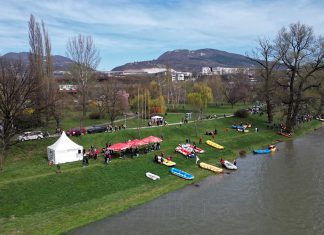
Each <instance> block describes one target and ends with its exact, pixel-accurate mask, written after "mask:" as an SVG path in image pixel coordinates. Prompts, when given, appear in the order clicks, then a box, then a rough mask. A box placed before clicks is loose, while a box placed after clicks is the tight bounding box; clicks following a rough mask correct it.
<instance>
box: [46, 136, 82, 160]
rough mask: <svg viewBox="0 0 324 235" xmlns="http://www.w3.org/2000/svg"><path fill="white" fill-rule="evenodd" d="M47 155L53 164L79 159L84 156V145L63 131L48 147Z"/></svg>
mask: <svg viewBox="0 0 324 235" xmlns="http://www.w3.org/2000/svg"><path fill="white" fill-rule="evenodd" d="M47 157H48V161H49V162H51V163H53V164H61V163H65V162H75V161H79V160H82V158H83V147H82V146H81V145H78V144H76V143H74V142H73V141H72V140H70V139H69V137H67V136H66V134H65V132H64V131H63V133H62V135H61V136H60V138H59V139H58V140H57V141H56V142H55V143H54V144H52V145H51V146H48V147H47Z"/></svg>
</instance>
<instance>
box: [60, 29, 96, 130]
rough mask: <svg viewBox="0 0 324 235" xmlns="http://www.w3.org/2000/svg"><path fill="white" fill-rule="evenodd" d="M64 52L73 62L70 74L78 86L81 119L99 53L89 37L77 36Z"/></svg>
mask: <svg viewBox="0 0 324 235" xmlns="http://www.w3.org/2000/svg"><path fill="white" fill-rule="evenodd" d="M66 52H67V55H68V57H69V58H70V59H71V60H73V65H72V67H71V70H70V73H71V77H72V79H73V80H74V81H75V82H76V83H77V85H78V94H79V101H80V104H81V106H82V118H81V125H82V122H83V119H84V118H85V116H86V111H87V109H86V104H87V98H88V95H89V84H90V82H91V80H92V79H93V78H94V76H95V73H96V68H97V66H98V65H99V63H100V56H99V51H98V50H97V48H96V47H95V44H94V42H93V39H92V37H91V36H83V35H81V34H79V35H78V36H75V37H72V38H70V39H69V41H68V43H67V46H66Z"/></svg>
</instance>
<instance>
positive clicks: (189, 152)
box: [146, 140, 237, 180]
mask: <svg viewBox="0 0 324 235" xmlns="http://www.w3.org/2000/svg"><path fill="white" fill-rule="evenodd" d="M206 143H207V144H208V145H209V146H212V147H214V148H216V149H220V150H221V149H224V146H221V145H219V144H216V143H215V142H212V141H210V140H207V141H206ZM175 150H176V152H178V153H181V154H183V155H184V156H185V157H187V158H196V164H197V165H198V166H199V167H201V168H202V169H206V170H210V171H212V172H214V173H222V172H223V171H224V170H223V169H222V168H220V167H217V166H214V165H211V164H208V163H205V162H201V161H200V159H199V157H198V155H197V153H204V152H205V151H204V150H203V149H201V148H198V147H196V145H191V144H179V146H177V147H176V148H175ZM154 161H155V162H156V163H160V164H163V165H165V166H169V167H172V168H171V169H170V173H171V174H173V175H176V176H179V177H181V178H183V179H186V180H192V179H194V176H193V175H192V174H190V173H188V172H185V171H182V170H180V169H178V168H175V167H174V166H175V165H176V163H175V162H173V161H172V158H171V156H169V157H168V158H164V157H162V156H158V155H155V157H154ZM234 163H235V164H236V161H234ZM221 165H222V166H223V167H224V168H226V169H230V170H236V169H237V167H236V165H234V164H232V163H230V162H229V161H224V160H221ZM146 176H147V177H148V178H150V179H152V180H157V179H160V177H159V176H158V175H155V174H153V173H151V172H146Z"/></svg>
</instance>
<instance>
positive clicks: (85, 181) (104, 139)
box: [0, 116, 321, 234]
mask: <svg viewBox="0 0 324 235" xmlns="http://www.w3.org/2000/svg"><path fill="white" fill-rule="evenodd" d="M240 121H241V120H240V119H235V118H226V119H216V120H215V119H214V120H206V121H200V122H198V124H197V127H198V133H199V135H202V136H203V138H204V142H205V141H206V140H207V139H210V136H206V135H204V133H205V131H206V130H214V129H215V128H216V129H217V130H218V134H217V135H216V136H215V142H217V143H219V144H222V145H224V146H225V149H224V150H222V151H219V150H215V149H212V148H211V147H209V146H207V145H206V144H205V143H203V144H201V145H199V144H198V139H199V138H198V137H197V136H196V133H195V123H190V124H186V125H181V126H180V125H174V126H171V125H170V126H164V127H152V128H143V129H140V130H136V129H135V130H130V129H126V130H121V131H118V132H114V133H100V134H94V135H85V136H81V137H74V138H73V140H74V141H75V142H77V143H79V144H82V145H83V146H84V147H85V148H88V147H90V145H92V144H93V145H95V146H96V147H104V146H105V144H106V143H109V142H110V143H116V142H120V141H126V140H129V139H135V138H144V137H147V136H149V135H155V136H163V138H164V141H163V142H162V145H161V151H164V152H165V155H172V156H173V160H174V161H175V162H176V163H177V167H178V168H180V169H183V170H185V171H187V172H189V173H192V174H193V175H194V176H195V180H193V181H185V180H182V179H180V178H178V177H175V176H172V175H170V174H169V171H168V170H169V169H168V168H167V167H166V166H163V165H159V164H155V163H153V162H152V158H153V156H154V154H160V152H161V151H155V152H151V153H149V154H146V155H144V154H142V155H141V156H140V157H138V158H131V157H126V158H125V159H119V158H116V159H113V160H112V161H111V163H109V165H108V166H105V165H104V164H103V159H102V157H100V158H99V159H98V160H96V161H95V160H90V165H89V166H88V167H84V168H83V167H81V162H75V163H68V164H63V165H62V166H61V170H62V171H63V173H61V174H56V173H55V170H56V169H55V167H48V166H47V158H46V147H47V146H48V145H50V144H52V143H54V142H55V141H56V139H46V140H40V141H30V142H24V143H20V144H17V145H15V146H14V147H13V148H12V149H11V150H10V152H9V156H8V159H7V161H6V168H5V170H4V171H3V172H2V173H1V178H0V233H1V234H17V233H19V234H61V233H64V232H67V231H69V230H71V229H74V228H76V227H80V226H82V225H85V224H88V223H90V222H93V221H96V220H99V219H101V218H104V217H106V216H110V215H113V214H116V213H119V212H121V211H124V210H126V209H128V208H130V207H133V206H136V205H139V204H142V203H145V202H147V201H149V200H152V199H154V198H157V197H159V196H161V195H163V194H165V193H167V192H170V191H173V190H175V189H178V188H181V187H184V186H185V185H190V184H195V183H196V182H198V181H199V180H201V179H203V178H204V177H206V176H209V175H213V173H212V172H209V171H206V170H202V169H200V168H198V167H197V166H196V165H195V160H194V159H186V158H185V157H183V156H182V155H179V154H176V153H175V152H174V148H175V146H177V145H178V144H179V143H183V142H185V139H186V138H189V139H190V140H191V141H192V142H193V141H195V142H196V143H197V146H198V147H201V148H203V149H205V150H206V153H205V154H201V155H200V158H201V160H202V161H204V162H208V163H212V164H214V165H218V166H219V159H220V158H221V157H223V158H226V159H229V160H232V159H234V158H235V157H236V156H237V155H238V151H239V150H243V149H244V150H245V151H247V152H250V151H252V149H253V148H257V147H261V146H266V145H268V144H271V143H274V142H275V141H277V140H284V139H285V137H282V136H279V135H277V134H276V132H275V131H273V130H271V129H269V128H267V127H266V123H265V120H264V117H260V116H252V117H249V118H247V119H244V122H251V123H252V124H253V127H258V128H259V129H260V132H258V133H255V132H254V131H253V130H254V128H252V129H251V131H250V132H249V133H244V134H242V133H237V132H235V131H234V130H232V129H229V130H228V132H226V131H225V129H226V128H230V126H231V125H232V124H233V123H234V122H240ZM320 125H321V124H320V123H319V122H317V121H312V122H308V123H305V124H304V125H303V126H301V127H300V128H299V129H298V130H297V131H296V136H297V135H300V134H304V133H306V132H309V131H311V130H313V129H314V128H317V127H319V126H320ZM199 135H198V136H199ZM147 171H150V172H153V173H155V174H158V175H159V176H160V177H161V180H159V181H151V180H149V179H148V178H146V177H145V172H147Z"/></svg>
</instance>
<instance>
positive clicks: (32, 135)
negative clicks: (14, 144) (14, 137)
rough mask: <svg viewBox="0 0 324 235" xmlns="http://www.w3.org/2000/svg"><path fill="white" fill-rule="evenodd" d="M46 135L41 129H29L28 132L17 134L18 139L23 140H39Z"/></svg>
mask: <svg viewBox="0 0 324 235" xmlns="http://www.w3.org/2000/svg"><path fill="white" fill-rule="evenodd" d="M45 137H46V135H45V134H44V133H43V132H41V131H30V132H24V133H23V134H22V135H20V136H18V140H19V141H25V140H39V139H44V138H45Z"/></svg>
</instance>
